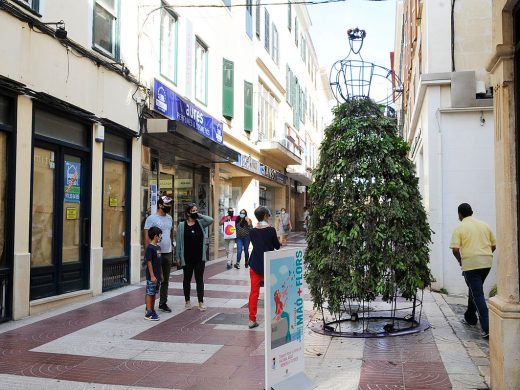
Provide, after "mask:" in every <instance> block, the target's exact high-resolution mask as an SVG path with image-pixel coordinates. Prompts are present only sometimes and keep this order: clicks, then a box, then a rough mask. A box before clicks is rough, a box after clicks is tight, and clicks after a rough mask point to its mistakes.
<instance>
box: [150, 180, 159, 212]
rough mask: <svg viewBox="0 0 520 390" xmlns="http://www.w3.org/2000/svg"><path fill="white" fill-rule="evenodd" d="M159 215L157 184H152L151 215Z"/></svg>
mask: <svg viewBox="0 0 520 390" xmlns="http://www.w3.org/2000/svg"><path fill="white" fill-rule="evenodd" d="M155 213H157V184H150V215H153V214H155Z"/></svg>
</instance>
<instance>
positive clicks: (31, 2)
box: [20, 0, 40, 11]
mask: <svg viewBox="0 0 520 390" xmlns="http://www.w3.org/2000/svg"><path fill="white" fill-rule="evenodd" d="M20 1H21V2H22V3H25V4H27V5H28V6H29V7H31V8H32V9H33V10H35V11H38V10H39V7H40V0H20Z"/></svg>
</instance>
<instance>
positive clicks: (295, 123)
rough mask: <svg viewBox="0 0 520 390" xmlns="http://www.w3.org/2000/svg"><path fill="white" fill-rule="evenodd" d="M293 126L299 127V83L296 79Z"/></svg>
mask: <svg viewBox="0 0 520 390" xmlns="http://www.w3.org/2000/svg"><path fill="white" fill-rule="evenodd" d="M295 79H296V78H295ZM293 126H294V127H296V128H297V129H300V84H299V83H298V79H296V81H295V86H294V104H293Z"/></svg>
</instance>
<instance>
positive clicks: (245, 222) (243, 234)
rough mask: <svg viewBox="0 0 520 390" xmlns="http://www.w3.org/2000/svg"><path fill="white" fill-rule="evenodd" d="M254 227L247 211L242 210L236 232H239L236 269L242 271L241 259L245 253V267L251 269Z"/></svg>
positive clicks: (237, 221)
mask: <svg viewBox="0 0 520 390" xmlns="http://www.w3.org/2000/svg"><path fill="white" fill-rule="evenodd" d="M252 227H253V222H251V220H250V219H249V218H248V217H247V210H246V209H242V210H240V214H239V215H238V218H237V220H236V231H237V262H236V263H235V268H236V269H240V259H241V258H242V252H244V259H245V267H246V268H248V267H249V243H250V242H251V240H250V239H249V232H250V230H251V228H252Z"/></svg>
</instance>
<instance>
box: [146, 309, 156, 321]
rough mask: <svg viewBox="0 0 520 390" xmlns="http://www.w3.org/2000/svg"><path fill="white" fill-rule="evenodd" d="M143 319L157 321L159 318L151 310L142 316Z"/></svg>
mask: <svg viewBox="0 0 520 390" xmlns="http://www.w3.org/2000/svg"><path fill="white" fill-rule="evenodd" d="M144 319H145V320H148V321H159V316H158V315H157V313H156V312H154V311H152V310H148V312H147V313H146V315H145V316H144Z"/></svg>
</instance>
